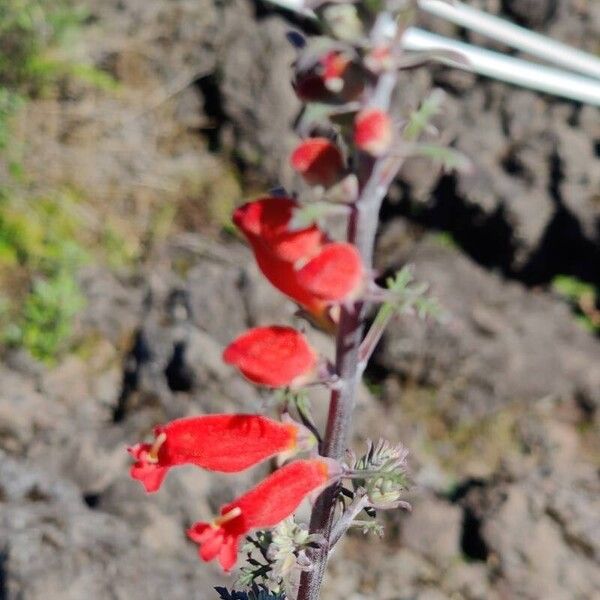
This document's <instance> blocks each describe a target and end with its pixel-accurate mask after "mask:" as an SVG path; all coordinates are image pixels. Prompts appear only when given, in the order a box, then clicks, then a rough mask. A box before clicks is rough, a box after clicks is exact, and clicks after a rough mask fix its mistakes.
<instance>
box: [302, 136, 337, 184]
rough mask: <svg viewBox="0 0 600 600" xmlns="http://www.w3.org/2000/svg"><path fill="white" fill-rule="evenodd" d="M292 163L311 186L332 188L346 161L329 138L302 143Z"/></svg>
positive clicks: (313, 139)
mask: <svg viewBox="0 0 600 600" xmlns="http://www.w3.org/2000/svg"><path fill="white" fill-rule="evenodd" d="M290 162H291V164H292V167H293V168H294V170H296V171H297V172H298V173H300V175H302V177H303V178H304V180H305V181H306V182H307V183H309V184H310V185H322V186H323V187H326V188H328V187H330V186H332V185H333V184H335V183H337V182H338V181H339V180H340V178H341V176H342V174H343V171H344V161H343V158H342V154H341V152H340V151H339V149H338V147H337V146H336V145H335V144H333V143H332V142H331V141H330V140H328V139H327V138H310V139H308V140H304V141H303V142H300V144H298V146H297V147H296V149H295V150H294V152H293V153H292V156H291V158H290Z"/></svg>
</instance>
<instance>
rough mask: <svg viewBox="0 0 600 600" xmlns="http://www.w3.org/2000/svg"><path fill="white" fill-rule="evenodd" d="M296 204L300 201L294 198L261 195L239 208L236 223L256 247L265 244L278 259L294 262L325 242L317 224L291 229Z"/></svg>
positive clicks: (313, 251) (317, 248) (312, 252)
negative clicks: (263, 196) (261, 196)
mask: <svg viewBox="0 0 600 600" xmlns="http://www.w3.org/2000/svg"><path fill="white" fill-rule="evenodd" d="M297 207H298V203H297V202H296V201H295V200H292V199H291V198H279V197H265V198H259V199H258V200H254V201H253V202H248V203H247V204H244V205H243V206H240V207H239V208H238V209H236V210H235V212H234V213H233V222H234V223H235V224H236V225H237V227H238V228H239V229H240V230H241V231H242V232H243V233H244V234H245V235H246V237H247V238H248V241H249V242H250V243H251V244H252V245H253V246H254V245H255V244H256V245H260V246H264V247H265V249H266V250H268V251H269V252H270V253H271V254H273V255H275V257H276V258H278V259H281V260H285V261H286V262H295V261H297V260H300V259H305V258H306V257H307V256H311V255H313V254H316V253H317V252H318V251H319V249H320V248H321V245H322V244H323V242H324V241H325V236H324V234H323V232H322V231H321V230H320V229H319V228H318V227H317V226H316V225H311V226H310V227H305V228H304V229H297V230H292V229H290V227H289V224H290V221H291V219H292V216H293V213H294V209H295V208H297Z"/></svg>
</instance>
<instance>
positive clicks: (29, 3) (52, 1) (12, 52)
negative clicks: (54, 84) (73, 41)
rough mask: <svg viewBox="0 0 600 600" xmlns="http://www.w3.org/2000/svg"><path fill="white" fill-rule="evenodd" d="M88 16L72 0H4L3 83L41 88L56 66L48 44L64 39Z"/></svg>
mask: <svg viewBox="0 0 600 600" xmlns="http://www.w3.org/2000/svg"><path fill="white" fill-rule="evenodd" d="M85 16H86V14H85V12H84V11H82V10H81V9H76V8H75V7H74V5H73V4H72V2H71V0H2V2H1V3H0V86H3V87H6V88H9V89H13V90H19V91H22V92H24V93H30V92H33V91H37V90H39V86H40V85H41V84H43V83H44V81H45V80H46V79H47V78H48V77H50V76H51V75H52V72H53V69H54V63H53V62H52V61H50V60H49V59H48V57H47V56H46V52H47V50H48V48H50V47H53V46H56V45H58V44H60V43H61V42H63V41H64V40H65V39H66V38H67V36H68V34H69V33H70V32H72V31H73V29H74V28H75V27H76V26H78V25H80V24H81V22H82V21H83V19H84V18H85Z"/></svg>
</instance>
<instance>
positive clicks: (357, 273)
mask: <svg viewBox="0 0 600 600" xmlns="http://www.w3.org/2000/svg"><path fill="white" fill-rule="evenodd" d="M297 279H298V283H299V284H300V285H301V286H302V287H303V288H304V289H306V290H307V291H308V292H310V293H311V294H313V295H314V296H315V297H317V298H320V299H321V300H323V301H325V302H342V301H344V300H347V299H348V298H351V297H352V296H353V295H354V294H355V293H356V292H357V291H358V290H359V289H360V286H361V283H362V280H363V268H362V261H361V258H360V254H359V253H358V250H357V249H356V248H355V247H354V246H353V245H352V244H346V243H341V242H339V243H331V244H326V245H325V246H323V249H322V250H321V252H320V253H319V254H318V255H317V256H315V257H314V258H313V259H312V260H310V261H309V262H308V263H307V264H306V265H304V266H303V267H302V268H301V269H300V270H299V271H298V274H297Z"/></svg>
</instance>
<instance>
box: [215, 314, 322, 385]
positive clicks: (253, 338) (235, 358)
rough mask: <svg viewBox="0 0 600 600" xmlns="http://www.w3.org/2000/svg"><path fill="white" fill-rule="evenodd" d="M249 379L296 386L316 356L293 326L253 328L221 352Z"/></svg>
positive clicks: (304, 378) (310, 369) (307, 376)
mask: <svg viewBox="0 0 600 600" xmlns="http://www.w3.org/2000/svg"><path fill="white" fill-rule="evenodd" d="M223 360H224V361H225V362H226V363H229V364H231V365H235V366H236V367H238V369H239V370H240V371H241V372H242V373H243V374H244V375H245V376H246V377H247V378H248V379H249V380H250V381H252V382H254V383H258V384H262V385H266V386H269V387H283V386H292V387H298V386H300V385H302V384H303V383H306V382H307V381H308V380H309V379H310V377H311V375H312V373H313V372H314V370H315V367H316V364H317V355H316V353H315V351H314V350H313V349H312V348H311V347H310V346H309V344H308V342H307V341H306V338H305V337H304V336H303V335H302V334H301V333H300V332H299V331H296V330H295V329H293V328H292V327H278V326H276V325H273V326H270V327H255V328H254V329H250V330H249V331H247V332H246V333H244V334H243V335H241V336H239V337H238V338H236V339H235V340H234V341H233V342H231V344H229V346H227V348H226V349H225V351H224V352H223Z"/></svg>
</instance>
